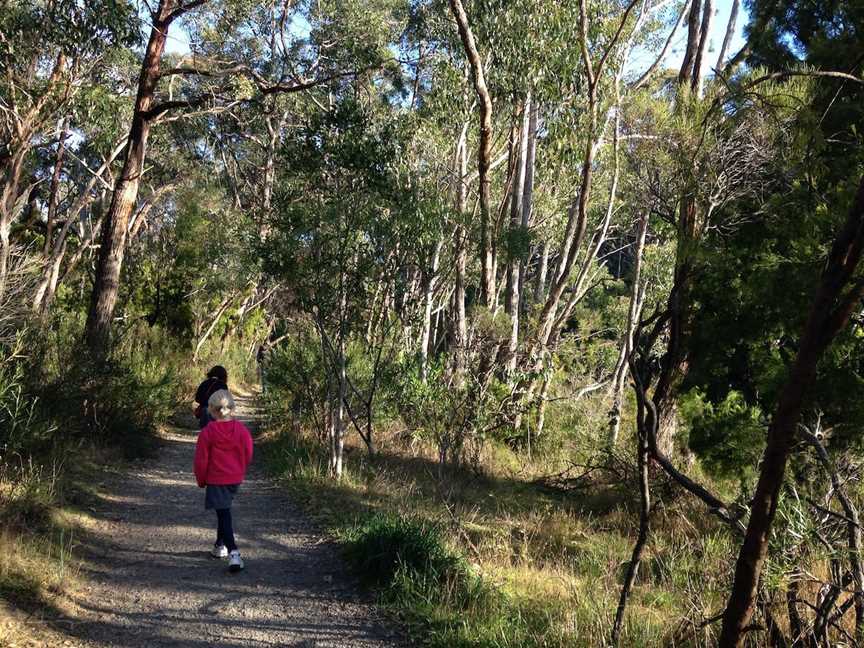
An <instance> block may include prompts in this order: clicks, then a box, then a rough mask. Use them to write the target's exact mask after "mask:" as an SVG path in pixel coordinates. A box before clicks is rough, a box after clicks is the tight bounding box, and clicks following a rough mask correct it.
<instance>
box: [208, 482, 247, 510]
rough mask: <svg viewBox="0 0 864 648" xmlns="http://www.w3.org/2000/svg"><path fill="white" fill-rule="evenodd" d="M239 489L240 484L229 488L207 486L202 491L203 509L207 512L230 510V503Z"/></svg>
mask: <svg viewBox="0 0 864 648" xmlns="http://www.w3.org/2000/svg"><path fill="white" fill-rule="evenodd" d="M239 488H240V484H232V485H231V486H210V485H208V486H207V488H206V489H205V491H204V508H205V509H207V510H210V509H217V510H218V509H227V508H231V502H233V501H234V496H235V495H236V494H237V490H238V489H239Z"/></svg>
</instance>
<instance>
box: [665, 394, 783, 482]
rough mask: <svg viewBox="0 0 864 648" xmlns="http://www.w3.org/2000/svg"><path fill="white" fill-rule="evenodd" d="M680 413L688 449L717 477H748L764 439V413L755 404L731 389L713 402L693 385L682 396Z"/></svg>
mask: <svg viewBox="0 0 864 648" xmlns="http://www.w3.org/2000/svg"><path fill="white" fill-rule="evenodd" d="M680 413H681V418H682V421H683V423H684V424H685V426H686V427H687V429H688V430H689V446H690V449H691V450H693V451H694V452H696V453H697V454H698V455H699V458H700V459H701V460H702V462H703V464H704V465H705V467H706V468H707V469H708V470H710V471H711V472H712V473H713V474H715V475H717V476H719V477H738V478H740V479H741V480H745V479H747V478H750V477H752V475H753V472H754V469H755V467H756V465H757V464H758V459H759V456H760V455H761V454H762V447H763V445H764V442H765V429H766V425H765V416H764V414H763V413H762V411H761V410H760V409H759V408H758V407H754V406H750V405H748V404H747V402H746V399H745V398H744V395H743V394H741V392H737V391H734V390H733V391H730V392H729V393H728V394H726V397H725V398H724V399H723V400H722V401H720V402H719V403H713V402H711V401H710V400H708V399H707V398H706V396H705V394H704V393H703V392H701V391H700V390H698V389H693V390H691V391H690V392H688V393H687V394H684V395H683V396H682V398H681V401H680ZM681 442H682V443H684V439H682V440H681Z"/></svg>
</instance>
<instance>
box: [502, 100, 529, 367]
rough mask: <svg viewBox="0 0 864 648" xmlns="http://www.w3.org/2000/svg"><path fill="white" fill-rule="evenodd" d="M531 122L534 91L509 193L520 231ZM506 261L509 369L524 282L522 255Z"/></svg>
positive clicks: (513, 363)
mask: <svg viewBox="0 0 864 648" xmlns="http://www.w3.org/2000/svg"><path fill="white" fill-rule="evenodd" d="M530 124H531V94H530V93H529V94H528V96H527V97H526V98H525V101H524V102H523V105H522V123H521V125H520V128H519V141H518V143H517V147H516V151H515V152H516V160H515V168H514V170H513V173H514V176H513V187H512V189H511V192H510V231H511V233H512V234H514V235H515V234H517V233H518V232H519V231H520V229H521V228H522V221H523V211H524V204H523V200H522V194H523V189H524V186H525V169H526V166H527V161H528V140H529V139H530V136H529V134H528V131H529V128H530ZM509 257H510V258H509V259H508V261H507V300H506V306H507V310H506V312H507V315H508V316H509V317H510V340H509V342H508V345H507V371H508V372H513V371H515V369H516V350H517V349H518V348H519V314H520V308H519V304H520V301H521V299H520V296H519V295H520V293H519V288H520V286H521V284H522V279H521V269H522V256H521V254H520V255H516V254H514V253H513V251H512V250H511V251H510V254H509Z"/></svg>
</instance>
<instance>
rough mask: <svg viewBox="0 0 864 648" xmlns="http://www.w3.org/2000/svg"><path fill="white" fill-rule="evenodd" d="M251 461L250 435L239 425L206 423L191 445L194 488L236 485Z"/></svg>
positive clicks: (234, 422) (226, 422) (232, 423)
mask: <svg viewBox="0 0 864 648" xmlns="http://www.w3.org/2000/svg"><path fill="white" fill-rule="evenodd" d="M250 461H252V435H251V434H250V433H249V430H248V428H247V427H246V426H245V425H243V424H242V423H241V422H240V421H210V422H209V423H208V424H207V426H206V427H205V428H204V429H203V430H201V432H200V433H199V434H198V443H197V444H196V445H195V479H196V480H197V481H198V486H200V487H201V488H203V487H204V486H206V485H207V484H210V485H212V486H225V485H229V484H239V483H240V482H242V481H243V478H244V477H245V476H246V467H247V466H248V465H249V462H250Z"/></svg>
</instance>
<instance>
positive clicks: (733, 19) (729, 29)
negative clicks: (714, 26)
mask: <svg viewBox="0 0 864 648" xmlns="http://www.w3.org/2000/svg"><path fill="white" fill-rule="evenodd" d="M740 6H741V0H732V10H731V12H730V13H729V22H728V23H726V35H725V36H724V37H723V46H722V47H721V48H720V54H719V55H718V56H717V65H716V67H715V68H714V69H715V70H716V71H717V74H720V73H721V72H723V61H725V59H726V54H727V53H728V52H729V46H730V45H731V44H732V37H733V36H735V25H736V23H737V22H738V9H739V8H740Z"/></svg>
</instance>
